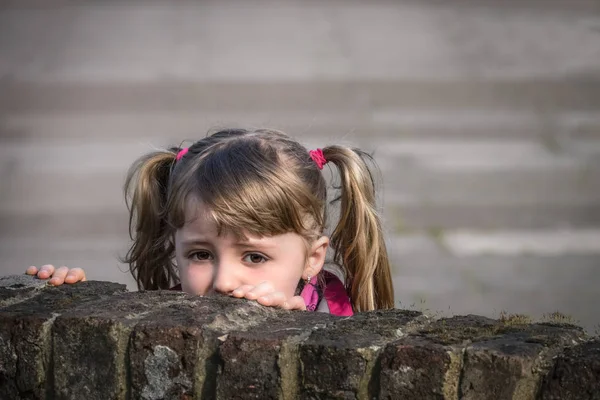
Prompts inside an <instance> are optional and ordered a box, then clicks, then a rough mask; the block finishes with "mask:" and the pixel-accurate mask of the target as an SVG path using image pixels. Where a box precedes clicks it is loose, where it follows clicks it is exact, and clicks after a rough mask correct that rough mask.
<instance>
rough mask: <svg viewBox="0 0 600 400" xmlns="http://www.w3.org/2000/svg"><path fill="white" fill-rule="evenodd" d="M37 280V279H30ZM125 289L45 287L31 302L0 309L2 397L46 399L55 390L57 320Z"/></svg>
mask: <svg viewBox="0 0 600 400" xmlns="http://www.w3.org/2000/svg"><path fill="white" fill-rule="evenodd" d="M26 279H30V280H32V281H35V280H36V279H35V278H33V277H27V278H26ZM124 290H125V285H120V284H114V283H108V282H81V283H79V284H76V285H66V286H60V287H52V286H45V285H44V287H43V289H42V290H40V292H39V293H37V294H35V295H34V296H32V297H30V298H29V299H28V300H24V301H21V302H17V303H14V304H12V305H10V306H7V307H4V308H2V309H0V327H1V328H0V341H1V342H2V344H3V346H2V347H3V348H4V349H3V350H2V351H0V357H1V358H0V365H2V366H3V367H1V368H0V398H20V397H22V398H35V399H44V398H46V394H47V391H51V389H52V388H51V386H52V385H51V379H49V376H48V372H49V366H50V364H51V355H52V351H51V345H50V344H51V328H52V324H53V323H54V320H55V319H56V317H57V316H58V315H59V314H61V313H63V312H66V311H68V310H71V309H74V308H75V307H77V306H78V305H81V304H86V303H89V302H92V301H94V300H98V299H99V298H102V297H110V296H112V295H113V294H115V293H121V292H123V291H124Z"/></svg>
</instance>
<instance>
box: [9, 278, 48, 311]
mask: <svg viewBox="0 0 600 400" xmlns="http://www.w3.org/2000/svg"><path fill="white" fill-rule="evenodd" d="M46 286H47V281H45V280H41V279H37V278H34V277H32V276H29V275H12V276H3V277H0V308H2V307H6V306H10V305H11V304H16V303H19V302H21V301H25V300H27V299H30V298H32V297H33V296H36V295H38V294H39V293H41V290H42V289H43V288H45V287H46Z"/></svg>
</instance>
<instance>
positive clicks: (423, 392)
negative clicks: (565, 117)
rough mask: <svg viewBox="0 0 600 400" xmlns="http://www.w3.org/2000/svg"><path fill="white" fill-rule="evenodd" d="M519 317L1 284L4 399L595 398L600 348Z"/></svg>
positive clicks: (97, 286) (20, 279)
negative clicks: (316, 307) (292, 306)
mask: <svg viewBox="0 0 600 400" xmlns="http://www.w3.org/2000/svg"><path fill="white" fill-rule="evenodd" d="M521 322H522V321H519V320H518V319H517V320H506V319H504V320H493V319H489V318H485V317H480V316H474V315H468V316H456V317H452V318H444V319H437V320H435V319H431V318H429V317H427V316H425V315H423V314H421V313H419V312H416V311H407V310H390V311H374V312H367V313H359V314H357V315H356V316H354V317H351V318H347V317H334V316H330V315H326V314H320V313H308V312H288V311H282V310H276V309H272V308H267V307H262V306H260V305H258V304H257V303H255V302H251V301H245V300H239V299H233V298H229V297H225V296H207V297H198V296H191V295H188V294H185V293H180V292H170V291H151V292H150V291H149V292H127V291H126V290H125V287H124V285H119V284H115V283H110V282H96V281H88V282H82V283H78V284H76V285H64V286H61V287H51V286H46V285H45V284H44V283H43V282H42V281H39V280H37V279H35V278H32V277H27V276H15V277H5V278H1V279H0V398H2V399H5V398H6V399H54V398H57V399H83V398H85V399H109V398H110V399H129V398H132V399H175V398H177V399H191V398H196V399H200V398H203V399H204V398H206V399H211V398H217V399H231V398H237V399H245V398H261V399H315V398H329V399H354V398H356V399H372V398H384V399H398V398H411V399H592V398H598V396H599V394H600V379H599V377H600V340H598V339H597V338H591V337H588V336H586V334H585V333H584V332H583V330H582V329H581V328H579V327H577V326H573V325H564V324H562V325H561V324H525V323H521Z"/></svg>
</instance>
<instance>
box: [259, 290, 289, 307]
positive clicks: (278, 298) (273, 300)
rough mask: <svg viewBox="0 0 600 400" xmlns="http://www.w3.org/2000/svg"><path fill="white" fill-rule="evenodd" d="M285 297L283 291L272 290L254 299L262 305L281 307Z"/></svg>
mask: <svg viewBox="0 0 600 400" xmlns="http://www.w3.org/2000/svg"><path fill="white" fill-rule="evenodd" d="M285 300H286V297H285V294H283V292H273V293H269V294H267V295H264V296H260V297H259V298H257V299H256V301H258V302H259V303H260V304H262V305H263V306H270V307H281V306H283V304H284V303H285Z"/></svg>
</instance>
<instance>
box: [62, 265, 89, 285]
mask: <svg viewBox="0 0 600 400" xmlns="http://www.w3.org/2000/svg"><path fill="white" fill-rule="evenodd" d="M79 281H85V272H84V271H83V270H82V269H81V268H72V269H70V270H69V273H68V274H67V276H66V277H65V283H76V282H79Z"/></svg>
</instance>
